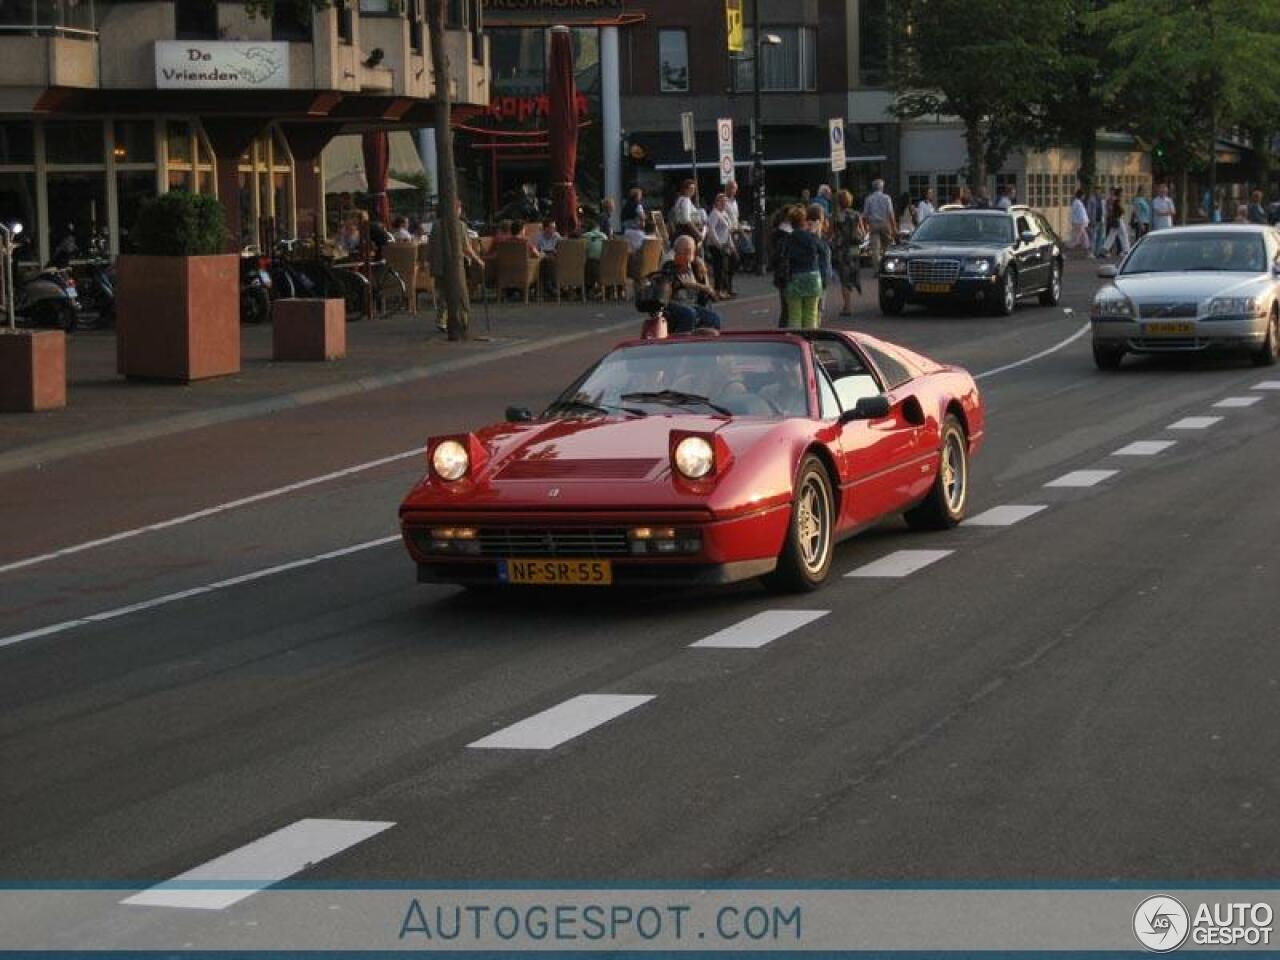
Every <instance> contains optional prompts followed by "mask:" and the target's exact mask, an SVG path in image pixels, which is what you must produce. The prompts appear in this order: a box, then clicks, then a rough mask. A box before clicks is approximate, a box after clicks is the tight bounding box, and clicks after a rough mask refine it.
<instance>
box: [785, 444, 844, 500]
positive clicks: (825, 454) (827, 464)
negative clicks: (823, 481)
mask: <svg viewBox="0 0 1280 960" xmlns="http://www.w3.org/2000/svg"><path fill="white" fill-rule="evenodd" d="M809 455H812V456H815V457H817V458H818V462H819V463H821V464H822V466H823V468H824V469H825V470H826V471H827V478H828V479H829V480H830V481H831V500H832V504H831V506H832V511H833V516H835V517H839V516H840V515H841V514H840V511H841V508H842V506H843V501H844V490H843V489H842V483H841V479H840V470H839V469H838V468H837V467H836V462H835V458H834V457H833V456H832V455H831V451H830V450H828V449H827V448H826V447H825V446H824V445H822V444H820V443H810V444H809V445H808V446H807V447H804V448H803V449H802V450H801V451H800V455H799V456H798V457H796V465H795V470H794V473H795V474H797V475H798V474H799V472H800V465H801V464H802V463H804V460H805V457H807V456H809ZM795 481H796V477H793V478H792V481H791V488H792V490H793V491H794V490H795Z"/></svg>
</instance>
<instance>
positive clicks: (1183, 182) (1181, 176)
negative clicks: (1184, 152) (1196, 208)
mask: <svg viewBox="0 0 1280 960" xmlns="http://www.w3.org/2000/svg"><path fill="white" fill-rule="evenodd" d="M1188 202H1189V198H1188V197H1187V165H1186V164H1185V163H1180V164H1179V165H1178V200H1177V204H1178V223H1179V224H1180V225H1181V226H1184V227H1185V226H1186V225H1187V203H1188Z"/></svg>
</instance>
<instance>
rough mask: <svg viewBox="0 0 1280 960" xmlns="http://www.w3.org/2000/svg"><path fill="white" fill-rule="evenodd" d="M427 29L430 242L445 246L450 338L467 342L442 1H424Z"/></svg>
mask: <svg viewBox="0 0 1280 960" xmlns="http://www.w3.org/2000/svg"><path fill="white" fill-rule="evenodd" d="M427 30H428V32H429V34H430V40H431V72H432V76H433V77H434V79H435V85H436V90H435V97H434V100H435V106H436V120H435V129H436V169H437V172H438V173H439V176H440V184H439V204H438V207H437V210H436V228H435V232H434V235H433V236H432V238H431V239H432V242H433V243H443V244H444V277H443V280H444V303H445V309H446V310H448V312H449V339H450V340H466V339H467V318H468V314H469V312H470V309H471V304H470V303H469V302H468V298H467V273H466V265H465V264H464V263H463V257H462V250H463V244H464V242H465V240H466V237H465V236H464V235H463V233H462V230H463V227H462V224H461V223H460V222H459V218H458V215H457V210H458V171H457V168H456V167H455V165H454V162H453V127H452V125H451V123H450V120H451V117H452V114H453V96H452V94H451V93H450V90H449V59H448V57H447V56H446V54H445V50H444V0H427Z"/></svg>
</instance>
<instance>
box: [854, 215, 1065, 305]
mask: <svg viewBox="0 0 1280 960" xmlns="http://www.w3.org/2000/svg"><path fill="white" fill-rule="evenodd" d="M1062 260H1063V246H1062V241H1061V240H1059V239H1058V236H1057V234H1055V233H1054V232H1053V228H1052V227H1050V226H1049V224H1048V222H1046V221H1045V219H1044V217H1042V216H1041V215H1040V214H1039V213H1037V212H1036V211H1035V210H1032V209H1031V208H1030V207H1025V206H1014V207H1010V208H1009V209H1008V210H970V209H955V208H952V207H943V208H942V209H941V210H939V211H937V212H936V213H934V214H933V215H932V216H931V217H929V218H928V219H927V220H925V222H924V223H922V224H920V226H919V227H917V228H916V229H915V231H914V232H913V233H912V234H911V237H910V239H909V240H908V241H907V242H905V243H900V244H898V245H897V246H893V247H890V248H889V249H888V250H887V251H885V254H884V256H883V257H882V258H881V261H880V272H879V275H878V277H877V279H878V281H879V287H880V311H881V312H882V313H885V314H890V315H896V314H899V313H902V311H903V309H904V308H905V307H906V306H907V304H909V303H956V304H958V303H968V304H977V305H980V306H986V307H989V308H990V309H991V310H992V311H993V312H995V313H998V314H1002V315H1004V316H1008V315H1010V314H1012V313H1013V311H1014V310H1015V309H1016V308H1017V305H1018V300H1020V299H1021V298H1023V297H1027V296H1031V295H1032V294H1036V295H1038V296H1039V298H1040V303H1041V304H1043V305H1045V306H1053V305H1055V304H1057V303H1058V301H1059V300H1060V299H1061V298H1062Z"/></svg>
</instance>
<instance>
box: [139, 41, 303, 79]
mask: <svg viewBox="0 0 1280 960" xmlns="http://www.w3.org/2000/svg"><path fill="white" fill-rule="evenodd" d="M156 87H157V88H158V89H161V90H284V89H288V87H289V44H287V43H273V42H269V41H257V40H254V41H247V42H234V41H222V40H215V41H201V40H190V41H189V40H160V41H157V42H156Z"/></svg>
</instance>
